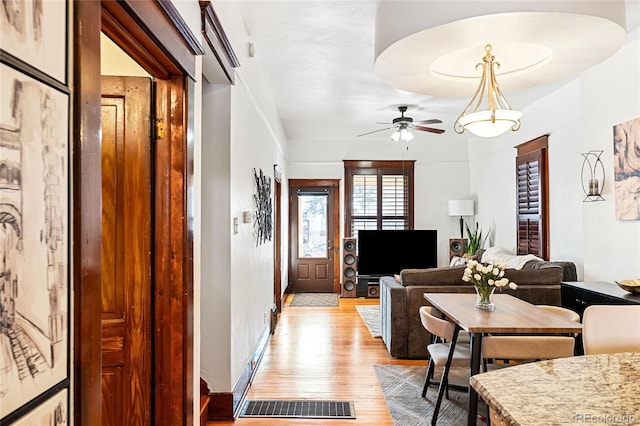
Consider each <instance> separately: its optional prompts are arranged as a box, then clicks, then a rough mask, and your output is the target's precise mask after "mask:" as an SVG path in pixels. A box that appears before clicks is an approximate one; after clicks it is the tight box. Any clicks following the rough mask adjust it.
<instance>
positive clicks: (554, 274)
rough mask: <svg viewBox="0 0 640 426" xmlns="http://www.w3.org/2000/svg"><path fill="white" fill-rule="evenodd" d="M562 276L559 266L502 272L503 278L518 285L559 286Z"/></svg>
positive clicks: (549, 265)
mask: <svg viewBox="0 0 640 426" xmlns="http://www.w3.org/2000/svg"><path fill="white" fill-rule="evenodd" d="M562 274H563V270H562V268H561V267H560V266H556V265H551V264H547V265H544V266H540V267H537V268H522V269H505V271H504V276H505V277H506V278H509V281H513V282H514V283H516V284H518V285H522V284H528V285H537V284H560V283H561V282H562ZM516 291H517V290H516Z"/></svg>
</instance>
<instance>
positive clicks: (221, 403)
mask: <svg viewBox="0 0 640 426" xmlns="http://www.w3.org/2000/svg"><path fill="white" fill-rule="evenodd" d="M270 338H271V327H265V329H264V331H263V332H262V335H261V336H260V339H259V340H258V343H257V344H256V347H255V349H254V351H253V355H252V356H251V358H250V359H249V362H247V365H245V367H244V369H243V370H242V374H240V377H239V378H238V381H237V382H236V385H235V386H234V387H233V391H231V392H211V391H209V396H210V397H211V401H210V402H209V411H208V416H209V417H208V418H209V420H233V419H234V418H235V417H236V416H237V415H238V413H239V411H240V406H241V403H242V400H243V399H244V397H245V395H246V393H247V391H248V390H249V386H250V385H251V381H252V380H253V376H254V375H255V373H256V370H257V369H258V365H260V361H261V360H262V355H263V354H264V351H265V349H266V348H267V344H268V343H269V339H270Z"/></svg>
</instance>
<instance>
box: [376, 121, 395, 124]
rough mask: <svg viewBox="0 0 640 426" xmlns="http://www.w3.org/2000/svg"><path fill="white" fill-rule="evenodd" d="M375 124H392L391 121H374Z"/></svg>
mask: <svg viewBox="0 0 640 426" xmlns="http://www.w3.org/2000/svg"><path fill="white" fill-rule="evenodd" d="M376 124H393V123H382V122H380V121H376Z"/></svg>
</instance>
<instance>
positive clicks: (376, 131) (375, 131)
mask: <svg viewBox="0 0 640 426" xmlns="http://www.w3.org/2000/svg"><path fill="white" fill-rule="evenodd" d="M389 129H392V127H387V128H386V129H380V130H374V131H373V132H367V133H363V134H361V135H357V136H356V137H357V138H359V137H360V136H366V135H370V134H371V133H378V132H382V131H385V130H389Z"/></svg>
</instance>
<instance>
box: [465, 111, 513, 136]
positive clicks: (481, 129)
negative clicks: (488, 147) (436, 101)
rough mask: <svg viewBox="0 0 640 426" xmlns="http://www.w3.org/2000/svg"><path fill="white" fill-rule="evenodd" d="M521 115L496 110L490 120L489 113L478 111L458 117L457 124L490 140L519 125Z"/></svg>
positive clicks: (490, 115)
mask: <svg viewBox="0 0 640 426" xmlns="http://www.w3.org/2000/svg"><path fill="white" fill-rule="evenodd" d="M521 118H522V113H521V112H520V111H514V110H512V109H498V110H496V111H495V113H494V117H493V118H492V114H491V111H479V112H474V113H471V114H467V115H464V116H462V117H460V119H459V120H458V122H459V123H460V124H461V125H462V127H464V129H465V130H468V131H470V132H471V133H473V134H474V135H476V136H480V137H483V138H492V137H495V136H500V135H501V134H503V133H505V132H507V131H508V130H509V129H511V128H512V127H514V126H516V125H519V123H520V119H521Z"/></svg>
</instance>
